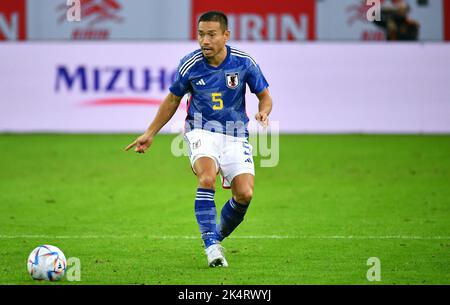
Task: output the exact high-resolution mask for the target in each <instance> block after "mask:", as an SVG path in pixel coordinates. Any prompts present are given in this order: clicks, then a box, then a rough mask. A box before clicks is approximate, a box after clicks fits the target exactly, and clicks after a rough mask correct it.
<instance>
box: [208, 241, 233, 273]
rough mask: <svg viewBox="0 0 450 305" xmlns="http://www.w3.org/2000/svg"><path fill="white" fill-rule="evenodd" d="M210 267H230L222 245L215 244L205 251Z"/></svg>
mask: <svg viewBox="0 0 450 305" xmlns="http://www.w3.org/2000/svg"><path fill="white" fill-rule="evenodd" d="M205 252H206V256H207V257H208V265H209V266H210V267H217V266H221V267H228V262H227V260H226V259H225V256H224V255H223V247H222V246H221V245H220V244H214V245H211V246H209V247H208V248H207V249H205Z"/></svg>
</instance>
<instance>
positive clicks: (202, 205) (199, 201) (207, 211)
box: [195, 188, 218, 248]
mask: <svg viewBox="0 0 450 305" xmlns="http://www.w3.org/2000/svg"><path fill="white" fill-rule="evenodd" d="M214 193H215V191H214V190H209V189H203V188H198V189H197V196H196V197H195V217H197V222H198V226H199V228H200V233H201V234H202V239H203V242H204V243H205V248H208V247H209V246H211V245H213V244H216V243H218V241H217V239H216V234H215V229H216V217H217V213H216V204H215V203H214Z"/></svg>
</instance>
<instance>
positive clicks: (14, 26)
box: [0, 0, 26, 40]
mask: <svg viewBox="0 0 450 305" xmlns="http://www.w3.org/2000/svg"><path fill="white" fill-rule="evenodd" d="M25 18H26V16H25V0H14V1H0V40H25V38H26V37H25V36H26V34H25V32H26V28H25V27H26V23H25Z"/></svg>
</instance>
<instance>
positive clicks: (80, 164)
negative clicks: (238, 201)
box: [0, 134, 450, 285]
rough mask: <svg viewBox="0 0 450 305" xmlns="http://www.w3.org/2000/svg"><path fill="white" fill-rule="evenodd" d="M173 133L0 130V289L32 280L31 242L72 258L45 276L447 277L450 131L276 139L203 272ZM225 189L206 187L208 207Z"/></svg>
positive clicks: (332, 280)
mask: <svg viewBox="0 0 450 305" xmlns="http://www.w3.org/2000/svg"><path fill="white" fill-rule="evenodd" d="M174 137H175V136H174V135H158V136H157V137H156V139H155V142H154V143H153V146H152V148H151V150H150V151H149V152H147V153H146V154H144V155H138V154H135V153H134V152H124V151H123V148H124V147H125V146H126V145H127V144H128V143H129V142H131V141H132V140H133V139H134V138H135V135H40V134H32V135H8V134H4V135H0V155H1V158H0V261H1V266H0V284H37V283H38V282H36V281H33V280H32V279H31V277H30V276H29V275H28V273H27V270H26V259H27V257H28V254H29V253H30V252H31V250H33V249H34V248H35V247H36V246H38V245H41V244H52V245H56V246H58V247H59V248H61V249H62V250H63V251H64V253H65V254H66V257H77V258H79V259H80V262H81V281H80V282H69V281H68V280H67V279H64V280H63V281H61V282H59V283H58V284H143V283H145V284H168V285H172V284H369V285H373V284H450V264H449V263H450V136H445V135H443V136H420V135H417V136H412V135H403V136H396V135H390V136H387V135H385V136H377V135H282V136H280V139H279V140H280V160H279V161H280V162H279V164H278V166H276V167H273V168H261V167H260V166H259V164H260V160H261V157H255V164H256V180H255V193H254V198H253V201H252V203H251V206H250V209H249V211H248V213H247V215H246V219H245V220H244V222H243V223H242V224H241V225H240V227H238V228H237V230H236V231H235V232H234V233H233V235H232V236H231V237H230V238H229V239H227V240H225V241H224V243H223V245H224V247H225V248H226V255H227V259H228V262H229V264H230V267H229V268H227V269H224V268H214V269H212V268H209V267H207V263H206V257H205V255H204V252H203V249H202V245H201V239H200V236H199V232H198V227H197V223H196V220H195V216H194V211H193V209H194V197H195V191H196V179H195V176H194V175H193V174H192V172H191V169H190V166H189V162H188V159H187V157H175V156H173V155H172V154H171V151H170V145H171V142H172V140H173V139H174ZM229 197H230V191H229V190H224V189H222V188H221V187H220V184H219V181H218V183H217V192H216V205H217V207H218V211H220V209H221V208H222V205H223V203H224V202H225V201H226V200H228V199H229ZM370 257H378V258H379V259H380V262H381V267H380V268H381V269H380V270H381V281H379V282H369V281H368V280H367V278H366V274H367V271H368V269H369V268H370V267H371V266H368V265H367V260H368V258H370ZM40 284H42V283H40ZM44 284H46V283H44Z"/></svg>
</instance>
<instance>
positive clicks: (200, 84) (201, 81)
mask: <svg viewBox="0 0 450 305" xmlns="http://www.w3.org/2000/svg"><path fill="white" fill-rule="evenodd" d="M195 84H196V85H198V86H204V85H206V83H205V81H204V80H203V78H202V79H200V80H199V81H198V82H196V83H195Z"/></svg>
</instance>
